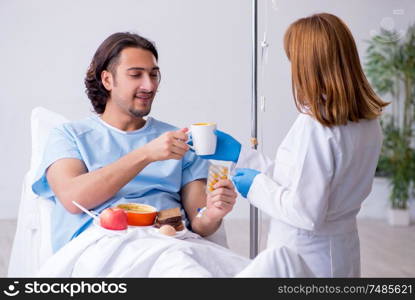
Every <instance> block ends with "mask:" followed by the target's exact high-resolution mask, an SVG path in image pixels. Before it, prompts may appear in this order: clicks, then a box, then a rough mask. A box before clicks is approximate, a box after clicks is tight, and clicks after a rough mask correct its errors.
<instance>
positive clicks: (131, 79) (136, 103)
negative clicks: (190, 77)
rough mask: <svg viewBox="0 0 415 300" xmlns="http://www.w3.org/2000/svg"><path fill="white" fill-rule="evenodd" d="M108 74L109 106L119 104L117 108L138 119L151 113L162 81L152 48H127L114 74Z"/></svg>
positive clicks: (105, 81)
mask: <svg viewBox="0 0 415 300" xmlns="http://www.w3.org/2000/svg"><path fill="white" fill-rule="evenodd" d="M107 76H108V78H106V79H105V76H104V78H103V82H104V85H105V87H106V88H107V89H108V90H109V91H110V93H111V97H110V99H109V100H108V103H107V106H108V105H111V106H116V108H117V110H121V112H123V113H127V114H129V115H132V116H134V117H137V118H141V117H143V116H146V115H148V114H149V113H150V110H151V104H152V102H153V99H154V96H155V95H156V91H157V88H158V85H159V82H160V72H159V68H158V66H157V61H156V58H155V57H154V55H153V54H152V53H151V52H150V51H148V50H144V49H139V48H125V49H124V50H122V51H121V53H120V57H119V61H118V65H116V71H115V74H112V73H110V72H108V73H107ZM114 108H115V107H114Z"/></svg>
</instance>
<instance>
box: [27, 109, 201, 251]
mask: <svg viewBox="0 0 415 300" xmlns="http://www.w3.org/2000/svg"><path fill="white" fill-rule="evenodd" d="M177 129H178V128H176V127H174V126H171V125H169V124H166V123H163V122H160V121H158V120H156V119H154V118H152V117H148V119H147V122H146V124H145V126H144V127H143V128H141V129H138V130H135V131H128V132H125V131H122V130H119V129H117V128H115V127H112V126H111V125H109V124H107V123H105V122H104V121H103V120H101V119H100V118H99V117H98V116H95V115H94V116H91V117H88V118H86V119H84V120H81V121H76V122H70V123H65V124H63V125H60V126H58V127H57V128H55V129H53V130H52V132H51V134H50V136H49V140H48V143H47V145H46V148H45V153H44V155H43V159H42V163H41V166H40V168H39V170H38V173H37V176H36V179H35V182H34V183H33V185H32V189H33V191H34V193H35V194H37V195H39V196H42V197H45V198H49V199H51V200H52V201H54V203H55V205H54V208H53V212H52V216H51V218H52V220H51V223H52V247H53V251H54V252H56V251H57V250H59V249H60V248H61V247H62V246H63V245H65V244H66V243H67V242H69V241H70V240H71V239H73V238H75V237H76V236H78V235H79V234H80V233H81V232H83V231H84V230H85V229H86V228H88V226H90V225H91V223H92V218H91V217H89V216H88V215H86V214H85V213H82V214H71V213H69V212H68V211H67V210H66V209H65V208H64V207H63V206H62V204H61V202H60V201H59V200H58V199H57V197H56V196H55V195H54V193H53V191H52V190H51V188H50V186H49V184H48V181H47V179H46V176H45V171H46V170H47V168H48V167H49V166H50V165H51V164H52V163H54V162H55V161H57V160H58V159H62V158H77V159H80V160H82V161H83V162H84V163H85V165H86V167H87V169H88V171H94V170H97V169H99V168H102V167H104V166H106V165H108V164H110V163H112V162H115V161H116V160H118V159H119V158H121V157H122V156H124V155H126V154H128V153H129V152H131V151H133V150H134V149H137V148H139V147H141V146H143V145H145V144H147V143H148V142H150V141H151V140H153V139H155V138H157V137H158V136H160V135H161V134H163V133H164V132H166V131H174V130H177ZM207 171H208V163H207V162H206V161H205V160H203V159H201V158H199V157H197V156H196V155H195V154H194V153H193V152H191V151H188V152H187V153H186V155H185V156H184V158H183V159H182V160H173V159H170V160H165V161H158V162H154V163H151V164H149V165H148V166H147V167H145V168H144V169H143V170H142V171H141V172H140V173H139V174H138V175H137V176H136V177H135V178H134V179H132V180H131V181H130V182H129V183H128V184H126V185H125V186H124V187H123V188H122V189H121V190H119V191H118V193H117V194H116V195H115V196H114V197H112V198H110V199H109V200H108V201H106V202H104V203H103V204H101V205H100V206H98V207H95V208H94V210H95V211H96V212H100V211H102V210H103V209H105V208H107V207H109V206H114V205H115V204H118V203H128V202H136V203H144V204H150V205H152V206H155V207H156V208H157V209H159V210H161V209H167V208H173V207H180V208H182V205H181V199H180V194H179V192H180V189H181V188H182V187H183V186H184V185H185V184H187V183H189V182H191V181H194V180H197V179H202V178H206V177H207ZM182 211H183V210H182ZM186 221H187V220H186Z"/></svg>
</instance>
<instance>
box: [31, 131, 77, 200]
mask: <svg viewBox="0 0 415 300" xmlns="http://www.w3.org/2000/svg"><path fill="white" fill-rule="evenodd" d="M62 158H77V159H79V160H82V157H81V154H80V152H79V149H78V147H77V144H76V140H75V138H74V135H73V134H72V133H71V131H70V130H69V129H68V128H66V127H65V126H60V127H57V128H54V129H52V131H51V133H50V135H49V138H48V141H47V143H46V147H45V150H44V152H43V158H42V162H41V164H40V166H39V168H38V171H37V173H36V177H35V181H34V183H33V185H32V190H33V192H34V193H35V194H36V195H39V196H42V197H45V198H50V197H52V196H54V193H53V191H52V189H51V188H50V186H49V184H48V181H47V179H46V171H47V169H48V168H49V167H50V166H51V165H52V164H53V163H54V162H56V161H57V160H59V159H62Z"/></svg>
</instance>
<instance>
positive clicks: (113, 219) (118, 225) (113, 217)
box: [99, 207, 128, 230]
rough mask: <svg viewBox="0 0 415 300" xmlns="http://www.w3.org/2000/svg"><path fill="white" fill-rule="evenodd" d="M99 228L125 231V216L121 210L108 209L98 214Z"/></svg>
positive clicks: (126, 225)
mask: <svg viewBox="0 0 415 300" xmlns="http://www.w3.org/2000/svg"><path fill="white" fill-rule="evenodd" d="M99 220H100V223H101V226H102V227H104V228H106V229H111V230H124V229H127V227H128V224H127V214H126V213H125V211H124V210H123V209H121V208H116V207H109V208H106V209H104V211H103V212H102V213H100V214H99Z"/></svg>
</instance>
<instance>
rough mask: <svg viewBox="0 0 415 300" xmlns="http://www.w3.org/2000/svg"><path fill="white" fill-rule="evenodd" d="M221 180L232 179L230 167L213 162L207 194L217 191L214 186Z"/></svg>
mask: <svg viewBox="0 0 415 300" xmlns="http://www.w3.org/2000/svg"><path fill="white" fill-rule="evenodd" d="M221 179H230V166H228V165H225V164H224V163H218V162H212V161H211V162H210V166H209V173H208V178H207V185H206V192H207V193H211V192H213V191H214V190H215V188H214V187H213V186H214V185H215V184H216V183H217V182H218V181H219V180H221Z"/></svg>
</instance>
